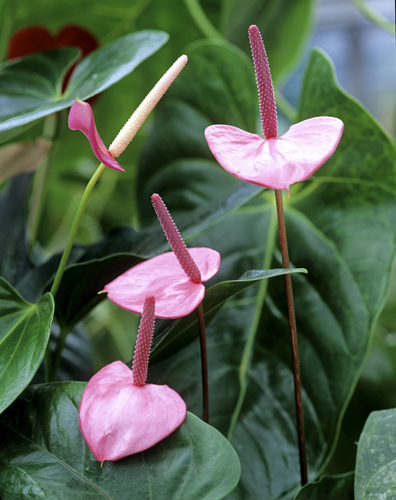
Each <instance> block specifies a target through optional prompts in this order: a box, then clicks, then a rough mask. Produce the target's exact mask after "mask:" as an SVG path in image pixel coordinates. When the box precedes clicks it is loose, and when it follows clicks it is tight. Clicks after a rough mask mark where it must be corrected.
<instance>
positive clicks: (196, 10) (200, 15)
mask: <svg viewBox="0 0 396 500" xmlns="http://www.w3.org/2000/svg"><path fill="white" fill-rule="evenodd" d="M184 3H185V5H186V7H187V10H188V11H189V13H190V16H191V17H192V19H193V21H194V22H195V24H196V25H197V27H198V28H199V29H200V30H201V31H202V33H203V34H204V35H205V36H206V37H208V38H212V39H214V40H224V37H223V35H222V34H221V33H220V32H219V31H217V29H216V28H215V27H214V26H213V24H212V23H211V22H210V21H209V19H208V17H207V15H206V14H205V12H204V10H203V9H202V7H201V5H200V3H199V0H184Z"/></svg>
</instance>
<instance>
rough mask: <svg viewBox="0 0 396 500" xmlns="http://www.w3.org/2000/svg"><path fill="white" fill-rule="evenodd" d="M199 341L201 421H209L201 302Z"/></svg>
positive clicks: (204, 337) (206, 359) (201, 307)
mask: <svg viewBox="0 0 396 500" xmlns="http://www.w3.org/2000/svg"><path fill="white" fill-rule="evenodd" d="M197 313H198V327H199V341H200V344H201V368H202V407H203V421H204V422H206V423H207V424H208V423H209V384H208V358H207V353H206V335H205V315H204V310H203V305H202V302H201V303H200V304H199V306H198V308H197Z"/></svg>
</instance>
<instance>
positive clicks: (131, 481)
mask: <svg viewBox="0 0 396 500" xmlns="http://www.w3.org/2000/svg"><path fill="white" fill-rule="evenodd" d="M84 387H85V383H80V382H64V383H54V384H48V385H37V386H31V387H29V388H28V389H27V390H26V391H25V393H24V394H23V395H22V396H21V397H20V398H19V399H18V400H17V401H16V402H15V403H14V405H13V406H12V407H11V408H10V409H9V410H8V411H7V412H6V413H5V414H4V415H3V416H2V418H1V421H0V429H1V435H2V446H1V449H0V464H1V466H0V494H1V496H2V498H3V500H11V499H12V500H17V499H22V498H23V499H25V498H28V497H30V496H32V497H33V496H35V497H36V498H47V499H52V498H56V497H58V495H59V492H60V491H61V492H62V498H63V499H64V500H68V499H70V500H75V499H77V498H83V497H84V498H90V499H92V500H96V499H98V500H99V499H103V498H107V499H108V500H111V499H114V500H130V499H131V498H136V499H139V500H145V499H147V500H149V499H158V500H163V499H171V498H172V499H175V500H176V499H179V500H205V499H206V500H213V499H221V498H223V497H224V496H225V495H227V493H229V492H230V491H231V490H232V489H233V488H234V487H235V485H236V484H237V482H238V479H239V474H240V466H239V462H238V458H237V456H236V453H235V451H234V450H233V448H232V446H231V445H230V444H229V443H228V441H227V440H226V439H225V438H224V437H223V436H222V435H221V434H220V433H219V432H218V431H217V430H216V429H214V428H213V427H210V426H209V425H207V424H205V423H204V422H202V421H201V420H199V419H198V418H197V417H196V416H194V415H192V414H191V413H188V414H187V418H186V421H185V422H184V423H183V424H182V425H181V427H179V429H177V430H176V431H175V432H174V433H173V434H171V435H170V436H169V437H168V438H166V439H165V440H163V441H161V442H160V443H158V444H157V445H156V446H154V447H153V448H151V449H149V450H147V451H144V452H142V453H138V454H136V455H132V456H130V457H127V458H124V459H122V460H119V461H117V462H105V463H104V465H103V468H101V466H100V463H99V462H98V461H97V460H96V459H95V458H94V456H93V455H92V453H91V452H90V450H89V448H88V447H87V445H86V444H85V442H84V439H83V437H82V434H81V432H80V428H79V424H78V406H79V402H80V398H81V395H82V392H83V390H84Z"/></svg>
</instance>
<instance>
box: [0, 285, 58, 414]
mask: <svg viewBox="0 0 396 500" xmlns="http://www.w3.org/2000/svg"><path fill="white" fill-rule="evenodd" d="M53 313H54V302H53V299H52V295H50V294H49V293H47V294H45V295H44V296H43V297H42V298H41V299H40V301H39V302H38V303H37V304H29V302H26V301H25V300H24V299H23V298H22V297H21V296H20V295H19V294H18V293H17V292H16V291H15V290H14V289H13V288H12V287H11V285H10V284H8V283H7V282H6V281H5V280H4V279H3V278H0V412H2V411H4V410H5V408H7V407H8V406H9V405H10V404H11V403H12V402H13V401H14V400H15V399H16V398H17V397H18V396H19V395H20V394H21V392H22V391H23V390H24V389H25V387H26V386H27V385H28V384H29V383H30V381H31V380H32V378H33V377H34V374H35V373H36V371H37V370H38V367H39V366H40V363H41V361H42V360H43V357H44V353H45V348H46V346H47V343H48V339H49V335H50V331H51V322H52V317H53Z"/></svg>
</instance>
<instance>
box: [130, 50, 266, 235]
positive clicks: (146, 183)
mask: <svg viewBox="0 0 396 500" xmlns="http://www.w3.org/2000/svg"><path fill="white" fill-rule="evenodd" d="M186 53H187V54H188V56H189V62H188V64H187V65H186V67H185V68H184V69H183V71H182V73H181V74H180V75H179V76H178V78H177V79H176V80H175V82H174V83H173V84H172V86H171V87H170V89H169V91H168V92H167V94H166V96H164V99H162V100H161V102H160V104H159V106H158V109H157V112H156V118H155V122H154V128H153V132H152V134H151V136H150V137H149V139H148V141H147V143H146V145H145V148H144V151H143V154H142V156H141V158H140V161H139V171H138V187H137V193H138V203H139V205H138V209H139V215H140V220H141V222H142V224H143V225H148V224H149V223H151V222H152V221H154V220H155V219H156V217H155V213H154V211H153V210H152V207H151V205H150V197H151V195H152V194H153V192H156V191H160V194H161V196H164V200H165V202H166V203H167V206H168V209H169V210H170V212H171V213H172V215H173V216H177V215H181V214H185V213H186V212H187V209H188V210H193V209H195V208H199V207H203V206H205V204H207V203H208V202H214V201H215V200H216V199H218V198H219V197H221V198H222V197H224V195H225V194H226V193H227V192H228V191H229V189H230V187H231V186H236V185H237V184H238V183H237V182H236V181H235V179H234V178H232V177H231V176H228V179H227V174H226V173H225V172H224V171H223V170H222V169H220V168H219V166H218V165H217V164H216V162H214V161H213V156H212V154H211V152H210V151H209V148H208V145H207V143H206V140H205V136H204V130H205V128H206V127H207V126H209V125H212V124H213V123H229V124H231V125H234V126H236V127H240V128H245V129H248V130H250V131H252V132H254V131H255V124H256V114H257V111H258V100H257V95H256V94H257V91H256V84H255V81H254V71H253V67H252V64H251V63H250V61H249V59H248V57H247V56H246V55H245V54H244V53H243V52H242V51H241V50H239V49H237V48H235V47H233V46H232V45H230V44H225V43H222V44H221V43H214V42H208V41H203V42H197V43H194V44H191V45H190V46H188V47H187V48H186ZM186 172H189V173H188V175H187V176H186V177H184V179H183V177H182V174H183V175H184V174H185V173H186ZM174 176H175V177H174ZM165 177H167V178H168V179H169V181H168V182H166V181H165ZM171 179H172V181H171ZM175 179H177V181H176V182H175ZM163 189H164V190H165V192H163ZM153 190H156V191H153ZM165 194H167V196H166V197H165Z"/></svg>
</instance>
